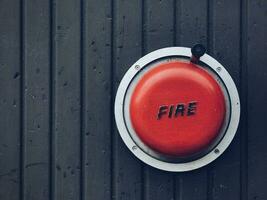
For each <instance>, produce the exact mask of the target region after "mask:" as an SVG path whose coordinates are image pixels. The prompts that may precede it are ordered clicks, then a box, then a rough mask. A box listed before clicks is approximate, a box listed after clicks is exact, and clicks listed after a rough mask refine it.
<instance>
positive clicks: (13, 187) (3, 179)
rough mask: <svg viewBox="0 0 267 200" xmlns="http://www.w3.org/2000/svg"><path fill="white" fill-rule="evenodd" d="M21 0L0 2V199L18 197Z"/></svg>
mask: <svg viewBox="0 0 267 200" xmlns="http://www.w3.org/2000/svg"><path fill="white" fill-rule="evenodd" d="M20 14H21V13H20V1H16V0H3V1H1V2H0V48H1V50H0V112H1V117H0V130H1V132H0V199H10V200H18V199H20V183H21V179H20V134H21V132H20V131H21V129H20V128H21V123H20V115H21V99H20V94H21V92H20V82H21V69H20V67H21V65H20V61H21V52H20V50H21V49H20V48H21V46H20Z"/></svg>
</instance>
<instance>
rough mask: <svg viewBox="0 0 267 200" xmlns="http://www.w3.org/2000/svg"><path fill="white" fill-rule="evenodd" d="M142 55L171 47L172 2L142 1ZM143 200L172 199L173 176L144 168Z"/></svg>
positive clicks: (172, 32) (172, 35)
mask: <svg viewBox="0 0 267 200" xmlns="http://www.w3.org/2000/svg"><path fill="white" fill-rule="evenodd" d="M144 2H145V4H144V27H145V29H144V53H145V54H146V53H149V52H151V51H153V50H156V49H159V48H163V47H169V46H173V42H174V39H173V38H174V30H173V27H174V10H175V7H174V1H162V0H157V1H152V0H146V1H144ZM144 173H145V180H144V181H145V191H144V193H145V199H146V200H150V199H151V200H152V199H153V200H157V199H158V200H161V199H166V200H167V199H168V200H170V199H174V188H173V185H174V174H173V173H168V172H162V171H160V170H157V169H154V168H152V167H150V166H146V167H145V169H144Z"/></svg>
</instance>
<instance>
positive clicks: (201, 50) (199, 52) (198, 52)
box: [190, 44, 206, 63]
mask: <svg viewBox="0 0 267 200" xmlns="http://www.w3.org/2000/svg"><path fill="white" fill-rule="evenodd" d="M191 53H192V56H191V59H190V61H191V62H192V63H197V62H198V61H199V58H200V57H201V56H203V55H204V54H205V53H206V48H205V47H204V45H202V44H195V45H194V46H193V47H192V48H191Z"/></svg>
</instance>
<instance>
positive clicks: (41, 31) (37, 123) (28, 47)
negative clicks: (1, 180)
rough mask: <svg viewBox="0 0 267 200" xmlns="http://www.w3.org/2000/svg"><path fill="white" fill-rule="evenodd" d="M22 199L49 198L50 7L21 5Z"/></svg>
mask: <svg viewBox="0 0 267 200" xmlns="http://www.w3.org/2000/svg"><path fill="white" fill-rule="evenodd" d="M24 9H25V10H24V13H25V19H24V51H25V53H24V66H25V72H24V74H25V83H24V84H25V85H24V87H25V102H24V105H25V109H24V118H25V119H24V122H25V126H24V131H25V133H24V166H23V167H24V183H23V185H24V191H23V195H24V196H23V197H24V199H27V200H30V199H32V200H33V199H34V200H37V199H40V200H45V199H49V195H50V193H49V184H50V177H49V164H50V163H49V160H50V157H49V154H50V151H49V147H50V145H49V142H50V137H49V135H50V134H49V131H50V129H49V127H50V126H49V121H50V119H49V117H50V116H49V114H50V113H49V99H50V95H49V92H50V90H49V86H50V83H49V80H50V77H49V75H50V52H49V48H50V38H49V36H50V29H49V26H50V23H49V22H50V5H49V2H45V1H44V2H36V1H25V5H24Z"/></svg>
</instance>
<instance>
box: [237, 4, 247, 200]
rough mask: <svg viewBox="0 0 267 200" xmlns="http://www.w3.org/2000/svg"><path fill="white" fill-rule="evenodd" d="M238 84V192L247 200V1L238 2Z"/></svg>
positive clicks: (241, 198) (241, 197)
mask: <svg viewBox="0 0 267 200" xmlns="http://www.w3.org/2000/svg"><path fill="white" fill-rule="evenodd" d="M240 11H241V12H240V54H239V55H240V61H239V63H240V83H241V91H240V93H241V94H240V95H241V99H242V104H241V106H242V108H243V109H242V110H241V112H242V113H243V114H242V115H241V123H240V125H241V136H240V138H241V145H240V148H241V150H240V160H241V165H240V167H241V170H240V172H241V175H240V184H241V191H240V193H241V194H240V200H246V199H248V189H247V188H248V185H247V184H248V183H247V180H248V169H247V168H248V163H247V161H248V147H247V142H248V141H247V140H248V128H247V123H248V121H247V120H248V119H247V114H248V113H247V109H248V102H247V97H248V96H247V95H248V92H247V91H248V83H247V80H248V76H247V21H248V18H247V17H248V16H247V14H248V1H247V0H244V1H242V0H240Z"/></svg>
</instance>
